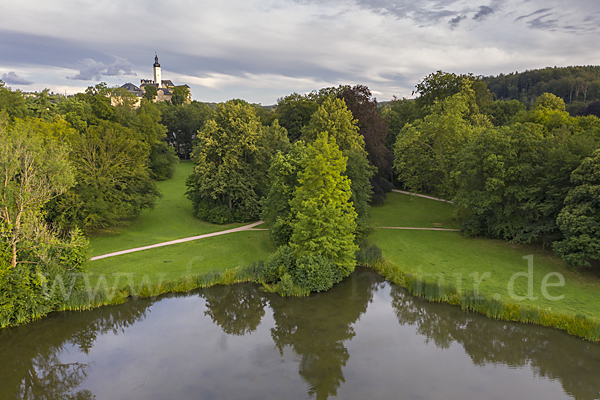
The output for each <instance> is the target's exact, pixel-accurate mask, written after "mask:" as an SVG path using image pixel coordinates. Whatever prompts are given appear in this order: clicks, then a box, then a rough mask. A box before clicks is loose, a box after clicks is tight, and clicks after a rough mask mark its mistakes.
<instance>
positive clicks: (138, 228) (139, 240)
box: [90, 161, 243, 256]
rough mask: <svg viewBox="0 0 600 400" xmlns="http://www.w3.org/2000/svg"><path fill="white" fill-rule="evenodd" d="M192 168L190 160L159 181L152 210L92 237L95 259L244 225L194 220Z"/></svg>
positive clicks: (183, 162) (181, 163)
mask: <svg viewBox="0 0 600 400" xmlns="http://www.w3.org/2000/svg"><path fill="white" fill-rule="evenodd" d="M193 169H194V164H193V163H192V162H191V161H182V162H180V163H179V164H178V165H177V167H176V170H175V174H174V175H173V178H171V179H169V180H166V181H162V182H157V185H158V188H159V189H160V191H161V193H162V195H163V197H162V198H161V199H159V200H158V202H157V204H156V207H155V208H154V209H153V210H146V211H144V212H142V214H141V215H140V216H139V217H138V218H136V219H135V220H132V221H129V223H127V224H124V225H122V226H119V227H114V228H110V229H108V230H105V231H101V232H97V233H96V234H94V235H93V236H92V237H91V238H90V243H91V246H92V256H97V255H101V254H106V253H111V252H114V251H119V250H126V249H131V248H134V247H141V246H147V245H150V244H155V243H160V242H166V241H169V240H174V239H181V238H185V237H189V236H196V235H202V234H205V233H211V232H218V231H223V230H226V229H231V228H235V227H238V226H242V225H243V224H228V225H215V224H211V223H208V222H204V221H200V220H199V219H198V218H196V217H194V215H193V209H192V203H191V202H190V201H189V200H188V199H187V197H186V196H185V191H186V186H185V180H186V178H187V177H188V175H189V174H190V173H191V172H192V170H193Z"/></svg>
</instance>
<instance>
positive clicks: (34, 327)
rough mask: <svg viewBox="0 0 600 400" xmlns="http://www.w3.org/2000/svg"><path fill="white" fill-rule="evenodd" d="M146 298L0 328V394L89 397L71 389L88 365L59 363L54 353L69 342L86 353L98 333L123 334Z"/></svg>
mask: <svg viewBox="0 0 600 400" xmlns="http://www.w3.org/2000/svg"><path fill="white" fill-rule="evenodd" d="M151 305H152V302H151V301H150V300H146V301H143V300H142V301H133V302H129V303H127V304H124V305H120V306H116V307H102V308H99V309H96V310H92V311H88V312H82V313H77V312H76V313H69V312H64V313H58V314H55V315H53V316H50V317H49V318H47V319H43V320H41V321H37V322H34V323H32V324H29V325H27V326H23V327H17V328H14V329H4V330H0V371H1V373H0V376H1V377H2V386H3V387H5V388H8V389H3V392H2V396H3V398H7V399H47V400H54V399H56V400H58V399H94V398H95V396H94V395H93V394H92V393H91V392H90V391H89V390H79V391H76V389H77V388H78V386H79V385H81V383H82V382H83V381H84V380H85V378H86V377H87V374H88V372H89V370H90V368H91V366H90V365H89V364H82V363H63V362H61V360H60V359H59V357H58V354H60V353H61V352H62V351H63V350H65V349H66V348H67V347H68V346H69V345H71V346H74V347H77V348H78V349H79V350H80V351H82V352H84V353H86V354H87V353H88V352H89V350H90V349H91V348H92V347H93V346H94V343H95V341H96V339H97V337H98V336H99V335H102V334H105V333H108V332H113V333H115V334H117V333H120V332H124V331H125V330H126V329H127V328H128V327H129V326H131V325H133V324H134V323H135V322H137V321H139V320H142V319H144V318H145V317H146V312H147V309H148V307H150V306H151Z"/></svg>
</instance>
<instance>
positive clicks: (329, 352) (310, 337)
mask: <svg viewBox="0 0 600 400" xmlns="http://www.w3.org/2000/svg"><path fill="white" fill-rule="evenodd" d="M379 282H381V280H380V279H379V278H378V277H377V276H376V275H374V274H373V273H370V272H366V271H364V270H362V272H357V273H355V274H353V275H351V277H349V278H348V279H347V280H346V281H345V282H344V283H343V284H340V285H336V286H335V287H334V288H333V289H331V290H330V291H328V292H326V293H319V294H313V295H311V296H310V297H308V298H282V297H280V296H278V295H274V294H264V293H261V292H260V291H259V290H258V288H257V287H256V286H252V285H237V286H231V287H227V288H219V290H213V289H217V288H211V289H210V290H208V291H206V292H204V293H203V294H202V295H203V296H204V297H205V298H206V300H207V301H206V307H207V311H206V313H205V314H206V315H209V316H210V317H211V318H212V320H213V322H214V323H215V324H217V325H218V326H220V327H221V329H223V331H224V332H225V333H228V334H234V335H243V334H246V333H250V332H253V331H254V330H256V328H257V327H258V325H259V324H260V321H261V319H262V317H263V316H264V314H265V311H264V307H265V306H266V305H267V302H266V299H267V298H268V303H269V305H270V306H271V309H272V310H273V317H274V319H275V327H274V328H271V337H272V338H273V341H274V342H275V345H276V346H277V348H278V349H279V351H280V353H281V354H282V355H283V349H284V348H285V347H287V346H289V347H291V348H292V349H293V350H294V352H295V353H296V354H297V355H298V356H300V360H301V361H300V370H299V374H300V376H301V377H302V378H303V379H304V380H305V381H306V383H307V384H308V387H309V389H308V394H309V395H310V396H311V397H312V396H316V398H317V399H327V398H328V397H329V396H335V395H336V394H337V390H338V388H339V387H340V385H341V384H342V382H344V374H343V371H342V368H343V367H344V366H345V365H346V362H347V361H348V358H349V354H348V350H347V349H346V347H345V346H344V342H346V341H347V340H350V339H352V338H353V337H354V330H353V328H352V326H351V325H352V324H353V323H354V322H356V321H357V320H358V319H359V318H360V316H361V314H363V313H364V312H365V311H366V310H367V306H368V304H369V302H371V301H372V299H373V293H374V289H375V287H376V286H377V284H378V283H379Z"/></svg>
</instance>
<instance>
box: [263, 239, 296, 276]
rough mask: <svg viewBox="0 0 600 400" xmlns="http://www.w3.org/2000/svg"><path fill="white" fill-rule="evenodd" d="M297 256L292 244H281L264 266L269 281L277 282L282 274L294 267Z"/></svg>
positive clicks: (264, 274)
mask: <svg viewBox="0 0 600 400" xmlns="http://www.w3.org/2000/svg"><path fill="white" fill-rule="evenodd" d="M295 265H296V256H294V251H293V250H292V249H291V248H290V246H281V247H279V248H278V249H277V251H276V252H275V253H273V254H271V255H270V256H269V258H267V261H265V264H264V268H263V276H264V278H265V280H266V281H267V282H277V281H279V280H280V279H281V278H282V276H283V275H284V274H286V273H288V272H290V271H292V270H293V269H294V267H295Z"/></svg>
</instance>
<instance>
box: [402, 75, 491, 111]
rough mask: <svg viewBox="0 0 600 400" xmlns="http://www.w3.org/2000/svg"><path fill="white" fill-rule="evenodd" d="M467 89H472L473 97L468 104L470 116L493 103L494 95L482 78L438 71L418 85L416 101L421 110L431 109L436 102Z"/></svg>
mask: <svg viewBox="0 0 600 400" xmlns="http://www.w3.org/2000/svg"><path fill="white" fill-rule="evenodd" d="M465 88H470V89H471V90H472V91H473V92H472V94H473V95H472V97H471V99H470V101H469V103H468V108H469V111H468V114H469V115H471V114H477V113H479V112H480V109H481V111H484V110H483V109H485V108H486V107H487V106H488V105H489V104H490V103H491V101H492V98H493V96H492V94H491V93H490V91H489V90H488V89H487V84H486V83H485V82H484V81H483V80H482V77H481V76H474V75H473V74H470V73H469V74H462V75H456V74H453V73H448V72H443V71H437V72H434V73H432V74H429V75H427V76H426V77H425V78H423V80H422V81H421V82H420V83H419V84H417V86H416V90H415V91H414V92H413V94H414V93H417V94H418V95H419V97H417V99H416V100H415V102H416V103H417V106H418V107H419V108H424V107H428V106H429V107H430V106H432V105H434V104H435V103H436V101H438V102H439V101H442V100H443V99H445V98H447V97H450V96H453V95H455V94H457V93H460V92H463V91H464V89H465Z"/></svg>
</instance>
